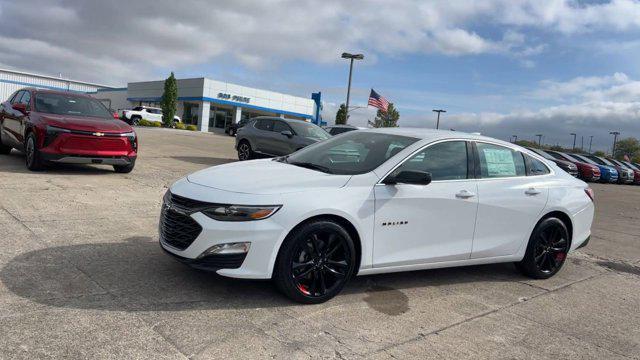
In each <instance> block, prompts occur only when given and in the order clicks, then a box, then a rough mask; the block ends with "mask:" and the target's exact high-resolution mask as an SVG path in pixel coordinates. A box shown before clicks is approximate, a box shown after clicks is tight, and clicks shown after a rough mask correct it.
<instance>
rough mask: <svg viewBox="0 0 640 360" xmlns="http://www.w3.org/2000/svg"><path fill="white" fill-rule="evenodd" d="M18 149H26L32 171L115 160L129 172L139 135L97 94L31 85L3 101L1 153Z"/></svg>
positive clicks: (119, 169)
mask: <svg viewBox="0 0 640 360" xmlns="http://www.w3.org/2000/svg"><path fill="white" fill-rule="evenodd" d="M12 148H15V149H18V150H20V151H22V152H24V153H25V155H26V163H27V168H29V170H34V171H35V170H40V169H42V167H43V166H44V165H45V164H47V163H70V164H103V165H112V166H113V168H114V169H115V171H116V172H119V173H128V172H131V170H133V167H134V165H135V162H136V157H137V150H138V139H137V137H136V133H135V132H134V131H133V129H132V128H131V126H129V125H127V124H126V123H125V122H123V121H120V120H116V119H114V118H113V115H112V114H110V113H109V111H108V110H107V108H106V107H105V106H104V105H103V104H102V103H101V102H100V101H98V100H96V99H94V98H92V97H91V96H88V95H83V94H78V93H71V92H63V91H50V90H38V89H31V88H29V89H22V90H18V91H16V92H15V93H14V94H13V95H11V97H10V98H9V100H8V101H6V102H4V103H2V105H0V154H8V153H9V152H10V151H11V149H12Z"/></svg>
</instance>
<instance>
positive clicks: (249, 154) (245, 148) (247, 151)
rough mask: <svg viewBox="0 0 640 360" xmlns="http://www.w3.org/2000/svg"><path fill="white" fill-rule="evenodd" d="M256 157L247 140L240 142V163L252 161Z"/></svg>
mask: <svg viewBox="0 0 640 360" xmlns="http://www.w3.org/2000/svg"><path fill="white" fill-rule="evenodd" d="M254 157H255V153H254V152H253V149H251V144H249V142H248V141H247V140H242V141H240V144H238V159H239V160H240V161H245V160H251V159H253V158H254Z"/></svg>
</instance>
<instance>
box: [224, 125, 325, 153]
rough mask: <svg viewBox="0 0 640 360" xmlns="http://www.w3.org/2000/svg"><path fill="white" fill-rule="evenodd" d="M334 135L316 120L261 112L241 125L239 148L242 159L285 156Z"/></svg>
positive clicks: (238, 140)
mask: <svg viewBox="0 0 640 360" xmlns="http://www.w3.org/2000/svg"><path fill="white" fill-rule="evenodd" d="M330 137H331V135H329V133H328V132H326V131H324V130H323V129H322V128H321V127H319V126H317V125H315V124H312V123H308V122H305V121H301V120H291V119H282V118H278V117H266V116H259V117H256V118H253V119H251V121H250V122H248V123H247V124H246V125H245V126H243V127H241V128H239V129H238V133H237V134H236V150H237V151H238V159H240V160H249V159H253V158H255V157H257V156H282V155H288V154H291V153H292V152H295V151H298V150H300V149H302V148H304V147H305V146H308V145H311V144H313V143H315V142H318V141H322V140H326V139H328V138H330Z"/></svg>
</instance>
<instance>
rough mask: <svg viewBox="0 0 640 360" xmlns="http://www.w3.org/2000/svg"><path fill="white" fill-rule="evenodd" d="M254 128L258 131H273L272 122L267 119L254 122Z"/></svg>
mask: <svg viewBox="0 0 640 360" xmlns="http://www.w3.org/2000/svg"><path fill="white" fill-rule="evenodd" d="M255 127H256V129H258V130H264V131H271V130H273V120H268V119H261V120H258V121H256V125H255Z"/></svg>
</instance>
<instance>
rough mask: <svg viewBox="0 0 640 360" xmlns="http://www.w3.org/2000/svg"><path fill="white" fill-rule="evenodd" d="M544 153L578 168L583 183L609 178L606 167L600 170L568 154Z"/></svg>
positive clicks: (557, 152) (589, 162)
mask: <svg viewBox="0 0 640 360" xmlns="http://www.w3.org/2000/svg"><path fill="white" fill-rule="evenodd" d="M545 152H546V153H547V154H549V155H551V156H553V157H554V158H556V159H558V160H564V161H569V162H572V163H574V164H575V165H576V166H577V167H578V172H579V173H580V179H582V180H584V181H589V182H596V181H603V177H608V176H610V173H609V169H608V168H606V167H605V168H601V167H599V166H597V165H595V164H593V163H592V161H585V160H579V159H577V158H574V157H571V156H569V155H568V154H565V153H562V152H559V151H553V150H546V151H545ZM603 170H604V171H605V174H603V173H602V171H603ZM613 171H615V169H613ZM617 177H618V175H617V173H616V179H617Z"/></svg>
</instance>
